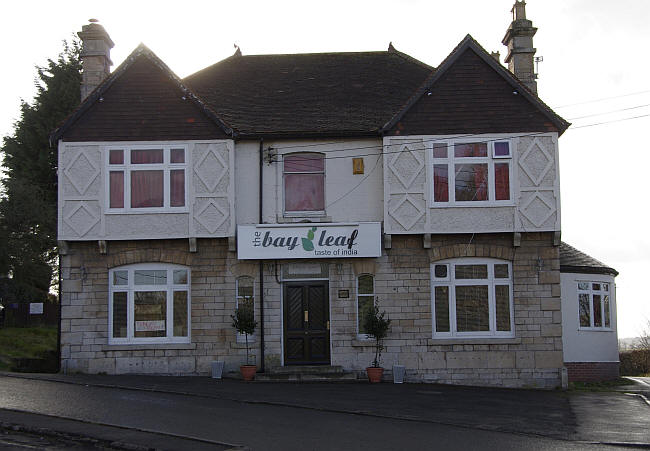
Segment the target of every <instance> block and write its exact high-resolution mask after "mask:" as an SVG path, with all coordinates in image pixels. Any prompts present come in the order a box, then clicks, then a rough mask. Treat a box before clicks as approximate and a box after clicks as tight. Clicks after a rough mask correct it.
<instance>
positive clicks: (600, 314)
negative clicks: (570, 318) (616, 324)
mask: <svg viewBox="0 0 650 451" xmlns="http://www.w3.org/2000/svg"><path fill="white" fill-rule="evenodd" d="M610 288H611V285H610V284H609V283H604V282H588V281H584V282H578V316H579V318H580V319H579V321H580V330H583V329H584V330H611V327H612V324H611V297H610V295H611V293H610Z"/></svg>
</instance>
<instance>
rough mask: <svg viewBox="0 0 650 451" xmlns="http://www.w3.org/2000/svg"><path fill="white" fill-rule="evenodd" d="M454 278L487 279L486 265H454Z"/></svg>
mask: <svg viewBox="0 0 650 451" xmlns="http://www.w3.org/2000/svg"><path fill="white" fill-rule="evenodd" d="M455 268H456V279H487V265H455Z"/></svg>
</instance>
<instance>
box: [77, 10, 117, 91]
mask: <svg viewBox="0 0 650 451" xmlns="http://www.w3.org/2000/svg"><path fill="white" fill-rule="evenodd" d="M89 22H90V23H89V24H88V25H84V26H83V27H81V31H80V32H79V33H77V35H78V36H79V38H81V44H82V47H81V67H82V72H81V77H82V79H81V100H82V101H83V100H84V99H85V98H86V97H88V94H90V93H91V92H93V90H94V89H95V88H96V87H97V86H99V84H100V83H101V82H102V81H103V80H104V79H105V78H106V77H107V76H108V75H109V74H110V72H111V66H112V65H113V62H112V61H111V49H112V48H113V47H114V46H115V44H113V41H111V38H110V36H109V35H108V33H106V30H104V27H102V26H101V25H100V24H99V23H97V19H90V20H89Z"/></svg>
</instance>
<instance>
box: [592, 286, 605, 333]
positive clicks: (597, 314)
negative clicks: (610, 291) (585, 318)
mask: <svg viewBox="0 0 650 451" xmlns="http://www.w3.org/2000/svg"><path fill="white" fill-rule="evenodd" d="M593 306H594V327H603V316H602V313H601V311H600V295H599V294H594V303H593Z"/></svg>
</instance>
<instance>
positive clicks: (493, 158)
mask: <svg viewBox="0 0 650 451" xmlns="http://www.w3.org/2000/svg"><path fill="white" fill-rule="evenodd" d="M511 160H512V153H511V146H510V142H509V141H508V140H500V141H488V142H468V141H461V140H457V141H448V142H447V141H445V142H435V143H433V149H432V161H433V183H432V184H431V185H432V193H431V199H432V200H433V206H434V207H436V206H438V207H444V206H449V205H468V206H474V205H482V204H492V203H495V204H499V203H508V202H509V201H510V200H511V199H512V194H511V172H512V164H511Z"/></svg>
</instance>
